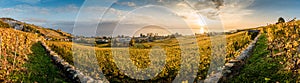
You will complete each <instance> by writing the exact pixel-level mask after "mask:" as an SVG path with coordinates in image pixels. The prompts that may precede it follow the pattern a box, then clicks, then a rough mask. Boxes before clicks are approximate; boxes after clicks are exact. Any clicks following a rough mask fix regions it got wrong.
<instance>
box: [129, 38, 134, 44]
mask: <svg viewBox="0 0 300 83" xmlns="http://www.w3.org/2000/svg"><path fill="white" fill-rule="evenodd" d="M134 44H135V40H134V37H132V39H131V40H130V43H129V45H130V46H134Z"/></svg>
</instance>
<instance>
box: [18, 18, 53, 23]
mask: <svg viewBox="0 0 300 83" xmlns="http://www.w3.org/2000/svg"><path fill="white" fill-rule="evenodd" d="M22 21H25V22H33V23H46V22H48V21H47V19H42V18H25V19H22Z"/></svg>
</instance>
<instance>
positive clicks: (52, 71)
mask: <svg viewBox="0 0 300 83" xmlns="http://www.w3.org/2000/svg"><path fill="white" fill-rule="evenodd" d="M2 24H5V23H2ZM2 24H0V26H1V25H2ZM39 40H44V37H42V36H39V35H38V34H33V33H29V32H23V31H19V30H15V29H12V28H9V27H2V28H0V62H1V63H0V82H1V83H3V82H4V83H6V82H8V83H11V82H28V83H30V82H31V83H32V82H65V81H64V80H65V79H62V78H63V77H62V75H61V73H60V71H59V70H58V69H57V68H56V67H55V65H54V64H52V63H51V59H50V58H49V57H48V56H47V55H45V54H46V52H45V50H44V48H43V47H41V45H40V44H39V43H38V41H39ZM48 78H55V79H52V80H49V79H48Z"/></svg>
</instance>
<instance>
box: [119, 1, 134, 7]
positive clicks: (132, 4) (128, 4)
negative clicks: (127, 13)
mask: <svg viewBox="0 0 300 83" xmlns="http://www.w3.org/2000/svg"><path fill="white" fill-rule="evenodd" d="M116 4H118V5H124V6H129V7H135V6H136V4H135V3H134V2H116Z"/></svg>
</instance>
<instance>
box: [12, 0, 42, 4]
mask: <svg viewBox="0 0 300 83" xmlns="http://www.w3.org/2000/svg"><path fill="white" fill-rule="evenodd" d="M15 1H19V2H24V3H29V4H37V3H39V2H41V0H15Z"/></svg>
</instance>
